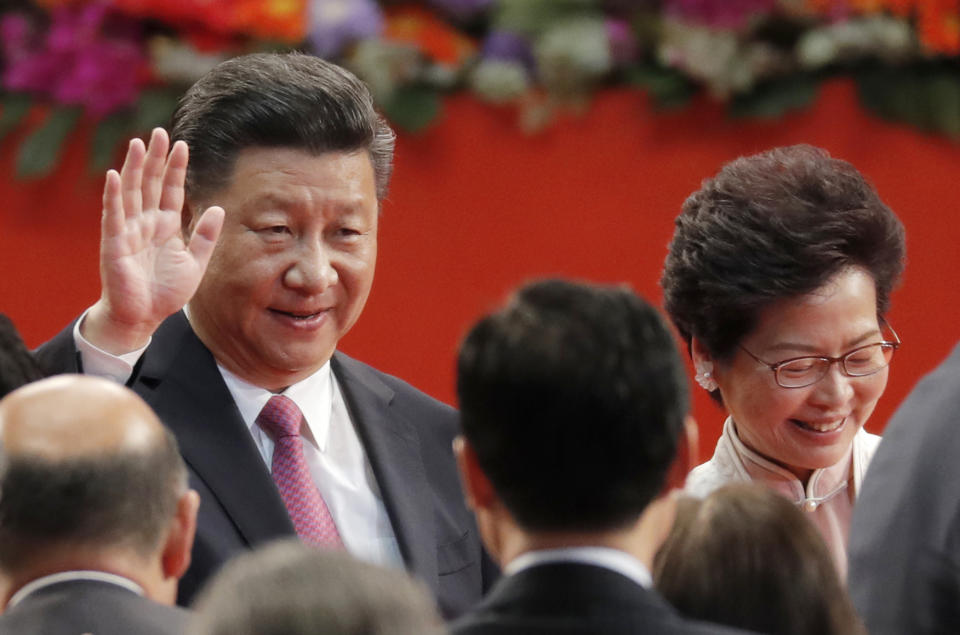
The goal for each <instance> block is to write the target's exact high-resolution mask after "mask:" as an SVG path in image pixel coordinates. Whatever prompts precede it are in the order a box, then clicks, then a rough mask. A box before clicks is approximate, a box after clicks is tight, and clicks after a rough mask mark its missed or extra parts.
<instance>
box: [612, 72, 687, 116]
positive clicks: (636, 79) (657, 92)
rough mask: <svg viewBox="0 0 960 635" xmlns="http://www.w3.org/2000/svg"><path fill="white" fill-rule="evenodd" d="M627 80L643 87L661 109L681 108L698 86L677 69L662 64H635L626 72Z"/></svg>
mask: <svg viewBox="0 0 960 635" xmlns="http://www.w3.org/2000/svg"><path fill="white" fill-rule="evenodd" d="M626 79H627V82H628V83H630V84H632V85H634V86H638V87H640V88H643V89H645V90H646V91H647V92H648V93H649V94H650V96H651V97H652V98H653V102H654V105H655V106H656V107H657V108H659V109H661V110H675V109H678V108H683V107H684V106H686V105H687V104H689V103H690V100H691V99H692V98H693V96H694V95H696V94H697V90H699V88H698V87H697V85H696V84H694V83H693V82H692V81H690V80H689V79H687V78H686V77H685V76H684V75H683V74H682V73H680V72H679V71H675V70H673V69H671V68H664V67H662V66H653V65H647V66H636V67H633V68H630V69H629V70H628V73H627V78H626Z"/></svg>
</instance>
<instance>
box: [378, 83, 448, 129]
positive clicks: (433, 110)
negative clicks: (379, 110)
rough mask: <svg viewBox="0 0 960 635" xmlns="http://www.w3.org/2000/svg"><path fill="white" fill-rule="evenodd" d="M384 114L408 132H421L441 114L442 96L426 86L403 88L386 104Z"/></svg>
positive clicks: (396, 91)
mask: <svg viewBox="0 0 960 635" xmlns="http://www.w3.org/2000/svg"><path fill="white" fill-rule="evenodd" d="M383 112H384V114H386V115H387V118H388V119H390V121H392V122H393V123H395V124H397V126H399V127H400V128H403V129H404V130H406V131H408V132H420V131H421V130H424V129H425V128H426V127H427V126H429V125H430V123H431V122H432V121H433V120H434V119H436V118H437V116H438V115H439V114H440V94H439V93H438V91H436V90H434V89H432V88H428V87H426V86H403V87H401V88H398V89H397V90H395V91H394V92H393V95H391V96H390V99H388V100H387V101H385V102H384V104H383Z"/></svg>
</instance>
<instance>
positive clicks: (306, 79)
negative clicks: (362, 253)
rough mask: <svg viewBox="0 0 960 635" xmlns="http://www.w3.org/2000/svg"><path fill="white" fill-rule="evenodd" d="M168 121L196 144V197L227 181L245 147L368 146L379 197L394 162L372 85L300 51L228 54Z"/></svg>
mask: <svg viewBox="0 0 960 635" xmlns="http://www.w3.org/2000/svg"><path fill="white" fill-rule="evenodd" d="M170 129H171V130H170V132H171V137H172V139H173V140H174V141H176V140H183V141H185V142H186V143H187V146H188V147H189V148H190V163H189V166H188V168H187V182H186V187H187V198H188V200H190V201H191V202H194V203H197V202H205V200H206V198H207V197H208V196H209V195H211V194H213V193H215V192H217V191H218V190H219V189H221V188H222V187H224V186H226V185H227V184H228V183H229V180H230V177H231V175H232V174H233V167H234V164H235V162H236V159H237V155H238V154H239V153H240V152H241V151H242V150H244V149H246V148H253V147H261V148H279V147H283V148H294V149H297V150H303V151H304V152H308V153H310V154H313V155H319V154H322V153H324V152H353V151H363V152H367V153H368V154H369V156H370V160H371V163H372V165H373V171H374V176H375V179H376V189H377V198H378V199H379V200H383V198H384V196H386V193H387V187H388V185H389V182H390V175H391V172H392V168H393V149H394V141H395V135H394V133H393V131H392V130H391V129H390V126H389V125H388V124H387V122H386V121H385V120H384V119H383V118H382V117H381V116H379V115H378V114H377V113H376V111H375V110H374V105H373V97H372V96H371V93H370V91H369V89H368V88H367V86H366V85H365V84H364V83H363V82H361V81H360V80H359V79H357V78H356V77H355V76H354V75H353V74H352V73H350V72H349V71H347V70H346V69H344V68H341V67H339V66H337V65H336V64H332V63H330V62H327V61H325V60H322V59H320V58H318V57H314V56H312V55H305V54H302V53H286V54H279V53H256V54H252V55H244V56H240V57H235V58H232V59H229V60H227V61H225V62H222V63H221V64H219V65H217V66H216V67H215V68H213V70H211V71H210V72H208V73H207V74H206V75H204V76H203V77H201V78H200V79H199V80H197V82H196V83H195V84H194V85H193V86H191V87H190V89H189V90H187V92H186V94H184V96H183V98H182V99H181V100H180V104H179V105H178V106H177V109H176V111H175V112H174V113H173V118H172V120H171V124H170ZM215 202H216V201H213V202H212V203H215ZM212 203H210V204H212Z"/></svg>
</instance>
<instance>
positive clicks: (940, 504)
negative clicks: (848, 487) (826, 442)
mask: <svg viewBox="0 0 960 635" xmlns="http://www.w3.org/2000/svg"><path fill="white" fill-rule="evenodd" d="M848 553H849V557H850V573H849V576H848V577H849V580H848V584H849V587H850V596H851V598H852V599H853V603H854V606H855V607H856V608H857V610H858V611H859V613H860V615H861V617H863V620H864V622H865V623H866V625H867V629H868V630H869V631H870V633H871V635H885V634H887V633H890V634H894V633H896V634H897V635H902V634H904V633H909V634H911V635H913V634H915V633H956V632H957V631H958V630H960V345H957V347H956V348H954V350H953V352H952V353H951V354H950V356H949V357H948V358H947V359H946V360H945V361H944V362H943V363H942V364H941V365H940V366H939V367H938V368H937V369H936V370H935V371H933V372H932V373H931V374H930V375H928V376H927V377H925V378H924V379H923V380H922V381H921V382H920V383H918V384H917V386H916V388H914V389H913V391H912V392H911V393H910V396H909V397H907V400H906V401H904V402H903V404H901V405H900V407H899V408H898V409H897V412H896V413H895V414H894V416H893V418H892V419H891V420H890V423H889V424H887V427H886V429H885V430H884V433H883V441H882V442H881V443H880V447H879V448H877V453H876V454H875V455H874V457H873V461H872V462H871V463H870V468H869V469H868V470H867V474H866V476H865V477H864V479H863V487H862V488H861V491H860V496H859V497H858V498H857V504H856V505H855V506H854V509H853V520H852V521H851V523H850V548H849V550H848Z"/></svg>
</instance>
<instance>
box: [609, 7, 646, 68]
mask: <svg viewBox="0 0 960 635" xmlns="http://www.w3.org/2000/svg"><path fill="white" fill-rule="evenodd" d="M605 23H606V26H607V38H608V39H609V40H610V55H611V56H613V61H614V63H615V64H628V63H630V62H632V61H633V60H634V59H636V57H637V50H638V46H637V38H636V37H635V36H634V34H633V29H631V28H630V25H629V24H627V22H626V21H625V20H617V19H609V18H608V19H607V20H606V22H605Z"/></svg>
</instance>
